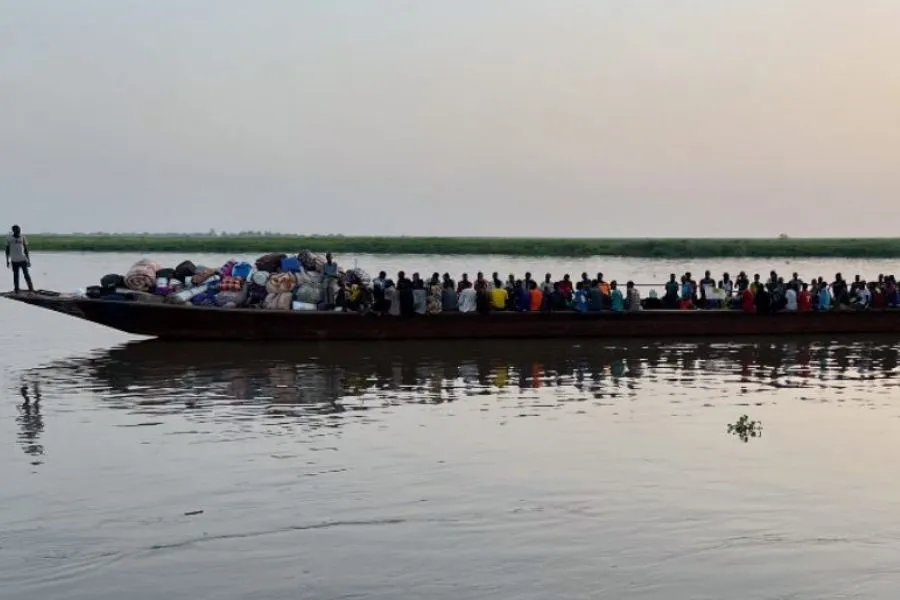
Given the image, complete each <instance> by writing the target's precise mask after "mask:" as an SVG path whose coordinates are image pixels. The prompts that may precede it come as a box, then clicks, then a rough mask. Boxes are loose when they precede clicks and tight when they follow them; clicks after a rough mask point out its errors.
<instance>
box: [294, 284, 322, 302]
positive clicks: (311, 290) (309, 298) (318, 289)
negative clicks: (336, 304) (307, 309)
mask: <svg viewBox="0 0 900 600" xmlns="http://www.w3.org/2000/svg"><path fill="white" fill-rule="evenodd" d="M323 296H324V292H323V289H322V286H321V285H319V284H316V283H303V284H300V285H299V286H297V290H296V291H295V292H294V298H295V299H296V300H297V302H303V303H305V304H318V303H319V302H321V301H322V297H323Z"/></svg>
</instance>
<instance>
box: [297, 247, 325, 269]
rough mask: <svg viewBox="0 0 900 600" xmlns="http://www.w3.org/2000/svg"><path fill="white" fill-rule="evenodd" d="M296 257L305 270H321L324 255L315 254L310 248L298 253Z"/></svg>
mask: <svg viewBox="0 0 900 600" xmlns="http://www.w3.org/2000/svg"><path fill="white" fill-rule="evenodd" d="M297 259H298V260H299V261H300V264H301V265H303V268H304V269H306V270H307V271H321V270H322V267H324V266H325V256H324V255H322V254H316V253H314V252H312V251H310V250H304V251H303V252H301V253H300V254H298V255H297Z"/></svg>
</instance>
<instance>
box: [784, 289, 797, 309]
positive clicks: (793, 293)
mask: <svg viewBox="0 0 900 600" xmlns="http://www.w3.org/2000/svg"><path fill="white" fill-rule="evenodd" d="M784 300H785V303H786V304H785V305H784V310H786V311H787V312H797V290H795V289H794V288H792V287H789V288H788V289H787V290H785V292H784Z"/></svg>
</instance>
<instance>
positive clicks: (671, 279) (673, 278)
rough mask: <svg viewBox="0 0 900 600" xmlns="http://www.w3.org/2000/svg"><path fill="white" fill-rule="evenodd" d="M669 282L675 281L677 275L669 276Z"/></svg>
mask: <svg viewBox="0 0 900 600" xmlns="http://www.w3.org/2000/svg"><path fill="white" fill-rule="evenodd" d="M669 281H675V273H672V274H670V275H669Z"/></svg>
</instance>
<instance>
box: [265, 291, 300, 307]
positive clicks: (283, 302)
mask: <svg viewBox="0 0 900 600" xmlns="http://www.w3.org/2000/svg"><path fill="white" fill-rule="evenodd" d="M293 302H294V295H293V294H292V293H290V292H277V293H274V294H269V295H267V296H266V299H265V301H264V302H263V307H264V308H266V309H268V310H291V305H292V304H293Z"/></svg>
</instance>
